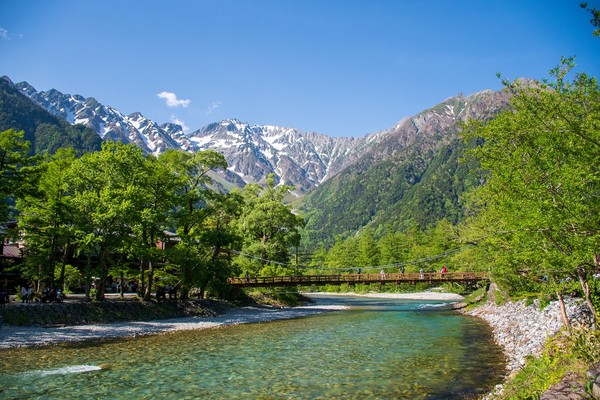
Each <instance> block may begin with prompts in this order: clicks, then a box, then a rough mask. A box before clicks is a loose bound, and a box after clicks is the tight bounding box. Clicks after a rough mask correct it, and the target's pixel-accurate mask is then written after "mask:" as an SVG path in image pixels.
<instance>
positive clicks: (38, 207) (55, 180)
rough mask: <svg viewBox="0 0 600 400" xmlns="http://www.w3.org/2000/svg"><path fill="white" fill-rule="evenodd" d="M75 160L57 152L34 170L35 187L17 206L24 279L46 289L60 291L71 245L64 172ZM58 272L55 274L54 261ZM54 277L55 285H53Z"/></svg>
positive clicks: (71, 153)
mask: <svg viewBox="0 0 600 400" xmlns="http://www.w3.org/2000/svg"><path fill="white" fill-rule="evenodd" d="M74 160H75V152H74V151H73V150H72V149H59V150H58V151H57V152H56V153H55V154H54V155H53V156H51V157H50V158H49V159H47V160H46V161H45V162H42V163H40V164H39V165H38V167H37V168H36V170H37V171H36V175H37V176H38V179H37V184H36V185H35V187H34V188H32V190H30V191H29V192H28V193H27V194H25V195H24V196H23V197H22V198H20V199H19V200H18V202H17V208H18V209H19V229H20V231H21V234H22V238H23V240H24V242H25V248H26V249H27V258H26V261H25V264H26V267H27V271H23V272H28V273H26V275H28V276H29V277H30V278H37V279H39V280H41V283H42V284H43V285H44V286H46V287H53V286H56V283H57V286H58V287H60V288H61V289H64V280H65V269H64V268H65V264H66V256H67V252H68V250H69V245H70V243H71V241H72V222H73V221H72V218H71V213H70V210H69V194H70V190H69V189H70V186H69V179H68V170H69V168H70V166H71V164H72V163H73V162H74ZM59 259H61V260H62V268H61V270H60V272H59V273H58V274H55V268H56V265H57V261H58V260H59ZM55 275H58V277H59V279H58V282H54V278H55Z"/></svg>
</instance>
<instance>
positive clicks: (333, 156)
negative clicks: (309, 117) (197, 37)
mask: <svg viewBox="0 0 600 400" xmlns="http://www.w3.org/2000/svg"><path fill="white" fill-rule="evenodd" d="M14 86H15V87H16V88H17V89H18V90H20V91H21V92H22V93H23V94H25V95H26V96H28V97H29V98H31V99H32V100H34V101H35V102H36V103H37V104H39V105H40V106H42V107H43V108H45V109H46V110H48V111H49V112H51V113H52V114H54V115H57V116H60V117H61V118H63V119H65V120H66V121H68V122H69V123H71V124H81V125H84V126H87V127H89V128H91V129H93V130H94V131H95V132H96V133H97V134H98V135H99V136H100V137H101V138H102V139H103V140H114V141H120V142H124V143H135V144H136V145H138V146H140V147H141V148H142V149H143V150H144V152H146V153H148V154H154V155H158V154H161V153H162V152H164V151H166V150H167V149H169V148H172V149H182V150H185V151H199V150H205V149H213V150H216V151H220V152H221V153H223V154H224V155H225V158H226V160H227V162H228V165H229V168H228V173H225V174H224V175H223V177H224V179H226V180H228V181H230V182H233V183H234V184H235V185H236V186H242V183H264V182H265V179H266V177H267V176H268V175H269V174H271V173H274V174H275V175H276V176H277V180H278V183H282V184H288V185H291V186H294V187H295V193H296V195H297V196H302V195H304V194H306V193H308V192H309V191H311V190H313V189H314V188H315V187H317V186H318V185H319V184H321V183H322V182H323V181H325V180H327V179H329V178H330V177H331V176H333V175H335V174H336V173H338V172H339V171H341V170H342V169H343V168H344V167H345V166H347V165H349V164H350V163H352V162H353V161H354V160H356V159H357V158H358V157H359V156H360V155H361V154H362V153H363V152H364V151H365V149H367V148H369V147H370V146H372V144H373V143H374V140H373V137H375V138H376V137H377V136H373V137H370V136H366V137H364V138H333V137H329V136H327V135H324V134H319V133H316V132H301V131H299V130H297V129H294V128H288V127H278V126H273V125H250V124H248V123H243V122H241V121H239V120H237V119H228V120H223V121H220V122H215V123H212V124H209V125H207V126H205V127H202V128H200V129H197V130H195V131H192V132H190V133H185V132H184V131H183V128H182V127H181V126H180V125H177V124H173V123H165V124H162V125H159V124H158V123H156V122H154V121H152V120H150V119H148V118H146V117H144V116H143V115H142V114H141V113H140V112H134V113H131V114H128V115H124V114H122V113H121V112H119V111H118V110H116V109H114V108H113V107H110V106H105V105H102V104H100V103H99V102H98V101H97V100H96V99H95V98H94V97H88V98H85V97H83V96H81V95H70V94H63V93H61V92H60V91H58V90H56V89H50V90H48V91H37V90H36V89H35V88H34V87H33V86H31V85H30V84H29V83H27V82H20V83H16V84H14ZM375 141H376V140H375ZM234 175H236V176H237V178H236V177H235V176H234Z"/></svg>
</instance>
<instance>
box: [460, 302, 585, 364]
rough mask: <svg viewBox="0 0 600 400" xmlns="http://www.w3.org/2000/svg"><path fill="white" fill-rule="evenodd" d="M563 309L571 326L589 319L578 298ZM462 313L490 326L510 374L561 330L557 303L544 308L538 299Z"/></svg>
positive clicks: (485, 305) (494, 305) (482, 306)
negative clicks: (502, 351)
mask: <svg viewBox="0 0 600 400" xmlns="http://www.w3.org/2000/svg"><path fill="white" fill-rule="evenodd" d="M565 307H566V311H567V315H568V317H569V320H570V321H571V323H572V324H574V325H577V324H579V323H583V322H584V321H585V320H586V318H588V312H589V311H588V310H587V307H586V306H585V305H584V304H583V303H582V301H581V300H580V299H572V298H568V299H566V300H565ZM462 312H464V313H465V314H468V315H472V316H476V317H479V318H482V319H484V320H485V321H486V322H487V323H488V324H489V325H490V326H491V327H492V329H493V331H494V340H495V341H496V343H498V344H499V345H500V346H501V347H502V348H503V349H504V353H505V355H506V359H507V370H508V373H509V374H511V373H513V372H516V371H517V370H518V369H520V368H522V367H523V366H524V365H525V358H526V357H527V356H529V355H534V356H536V355H539V354H540V353H541V351H542V349H543V348H544V344H545V343H546V340H547V339H548V337H552V336H555V335H556V334H557V333H558V332H560V331H561V329H562V328H563V327H564V324H563V321H562V319H561V316H560V308H559V303H558V302H557V301H553V302H551V303H550V304H548V305H547V306H546V307H544V308H543V309H541V308H540V304H539V302H538V301H537V300H535V301H534V302H533V303H531V304H529V305H528V304H526V302H525V300H521V301H517V302H514V303H505V304H502V305H496V304H494V303H492V302H488V303H486V304H484V305H481V306H478V307H476V308H474V309H471V310H463V311H462Z"/></svg>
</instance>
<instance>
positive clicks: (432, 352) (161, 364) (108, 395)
mask: <svg viewBox="0 0 600 400" xmlns="http://www.w3.org/2000/svg"><path fill="white" fill-rule="evenodd" d="M314 297H315V300H317V301H318V302H319V303H326V304H336V305H339V304H342V305H347V306H349V307H350V308H349V309H348V310H345V311H336V312H329V313H324V314H319V315H314V316H309V317H304V318H298V319H291V320H283V321H274V322H269V323H258V324H243V325H235V326H224V327H219V328H211V329H204V330H197V331H185V332H174V333H169V334H160V335H152V336H144V337H138V338H128V339H118V340H110V341H103V342H94V343H84V344H82V343H79V344H64V345H59V346H49V347H44V348H24V349H8V350H2V351H0V367H1V369H0V398H1V399H90V398H94V399H163V398H164V399H166V398H173V399H177V400H180V399H199V398H202V399H464V398H476V397H477V395H481V394H483V393H485V392H487V391H489V390H490V389H491V388H492V387H493V386H494V385H495V384H497V383H500V382H501V381H502V379H503V376H504V365H505V363H504V356H503V355H502V352H501V349H500V348H498V347H497V346H496V345H495V344H494V342H493V340H492V338H491V331H490V328H489V327H488V326H487V325H486V324H485V323H483V322H482V321H480V320H479V319H475V318H472V317H467V316H464V315H461V314H458V313H455V312H452V311H449V310H448V309H447V308H448V307H447V303H444V302H433V301H414V300H396V299H370V298H354V297H331V296H322V295H320V296H314Z"/></svg>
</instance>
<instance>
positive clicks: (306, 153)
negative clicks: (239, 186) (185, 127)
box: [188, 119, 364, 193]
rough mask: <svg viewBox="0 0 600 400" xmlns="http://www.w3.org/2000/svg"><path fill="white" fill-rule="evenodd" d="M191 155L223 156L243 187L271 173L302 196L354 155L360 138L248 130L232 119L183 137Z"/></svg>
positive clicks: (260, 127) (287, 130)
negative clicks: (203, 152) (210, 152)
mask: <svg viewBox="0 0 600 400" xmlns="http://www.w3.org/2000/svg"><path fill="white" fill-rule="evenodd" d="M188 139H189V140H190V141H191V142H192V143H193V147H194V149H196V150H202V149H213V150H216V151H219V152H221V153H222V154H224V155H225V158H226V159H227V162H228V165H229V171H231V172H233V173H235V174H236V175H238V176H239V177H240V178H242V180H243V181H245V182H255V183H264V182H265V180H266V177H267V175H268V174H269V173H275V174H277V175H278V176H279V177H280V181H281V182H282V183H284V184H288V185H293V186H295V187H296V191H297V192H300V193H306V192H307V191H309V190H311V189H313V188H315V187H316V186H318V185H319V184H320V183H321V182H323V181H324V180H326V179H327V178H328V177H330V176H332V175H334V174H335V173H337V172H339V171H340V170H341V169H342V168H343V167H344V166H345V165H346V164H347V163H348V162H351V161H352V160H354V159H356V157H358V156H359V153H360V149H361V148H362V146H361V145H362V144H363V143H364V139H352V138H331V137H329V136H326V135H322V134H318V133H305V132H300V131H298V130H296V129H293V128H283V127H278V126H269V125H249V124H247V123H242V122H240V121H238V120H236V119H231V120H225V121H221V122H218V123H213V124H210V125H208V126H206V127H204V128H202V129H199V130H197V131H194V132H192V133H190V134H189V135H188Z"/></svg>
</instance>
